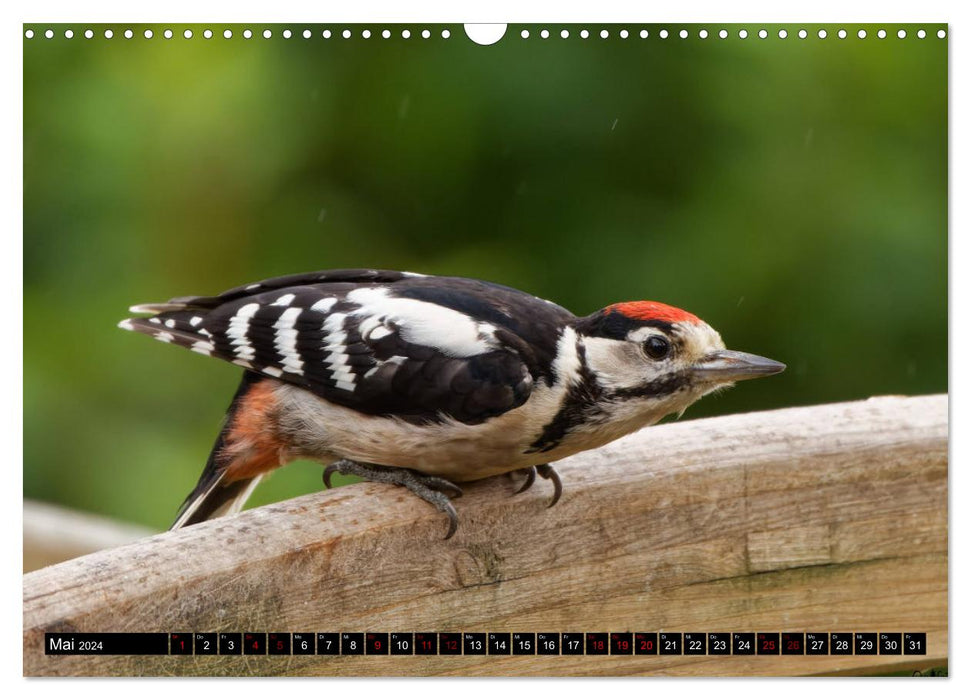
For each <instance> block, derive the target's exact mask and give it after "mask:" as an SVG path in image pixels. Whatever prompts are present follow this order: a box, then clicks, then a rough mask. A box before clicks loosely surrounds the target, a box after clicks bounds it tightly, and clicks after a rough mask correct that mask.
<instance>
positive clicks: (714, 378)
mask: <svg viewBox="0 0 971 700" xmlns="http://www.w3.org/2000/svg"><path fill="white" fill-rule="evenodd" d="M785 368H786V366H785V365H784V364H782V363H781V362H776V361H775V360H770V359H769V358H767V357H759V356H758V355H750V354H749V353H747V352H736V351H735V350H718V351H717V352H713V353H711V354H710V355H707V356H706V357H705V358H704V359H702V360H701V362H699V363H698V364H696V365H695V366H694V370H693V372H692V374H694V376H696V377H698V378H699V379H701V380H702V381H710V382H719V383H721V382H737V381H741V380H742V379H755V378H756V377H768V376H769V375H770V374H778V373H779V372H781V371H782V370H784V369H785Z"/></svg>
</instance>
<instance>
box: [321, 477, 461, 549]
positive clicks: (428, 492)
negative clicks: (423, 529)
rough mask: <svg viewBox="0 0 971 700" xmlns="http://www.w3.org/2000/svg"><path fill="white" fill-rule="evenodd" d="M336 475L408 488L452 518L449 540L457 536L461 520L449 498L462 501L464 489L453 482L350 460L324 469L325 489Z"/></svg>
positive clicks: (449, 523) (446, 537) (449, 518)
mask: <svg viewBox="0 0 971 700" xmlns="http://www.w3.org/2000/svg"><path fill="white" fill-rule="evenodd" d="M334 472H337V473H338V474H353V475H355V476H359V477H361V478H362V479H364V480H365V481H379V482H381V483H384V484H396V485H398V486H404V487H405V488H406V489H408V490H409V491H411V492H412V493H413V494H415V495H416V496H418V497H419V498H421V499H423V500H425V501H428V502H429V503H431V504H432V505H433V506H435V507H436V508H438V509H439V510H440V511H442V512H443V513H445V515H447V516H448V521H449V522H448V534H446V535H445V539H449V538H450V537H451V536H452V535H454V534H455V529H456V528H457V527H458V524H459V517H458V514H457V513H456V512H455V507H454V506H453V505H452V502H451V500H450V498H449V497H451V498H458V497H459V496H461V495H462V489H460V488H459V487H458V486H456V485H455V484H453V483H452V482H451V481H449V480H447V479H442V478H441V477H438V476H428V475H427V474H421V473H419V472H416V471H414V470H413V469H405V468H404V467H383V466H381V465H378V464H362V463H360V462H352V461H351V460H349V459H341V460H338V461H336V462H334V463H333V464H331V465H329V466H328V467H327V468H326V469H324V486H326V487H327V488H330V476H331V474H333V473H334Z"/></svg>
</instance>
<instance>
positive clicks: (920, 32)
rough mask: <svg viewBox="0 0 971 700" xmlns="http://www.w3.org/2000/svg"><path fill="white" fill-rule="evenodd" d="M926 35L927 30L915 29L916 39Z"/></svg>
mask: <svg viewBox="0 0 971 700" xmlns="http://www.w3.org/2000/svg"><path fill="white" fill-rule="evenodd" d="M926 36H927V32H925V31H924V30H923V29H918V30H917V38H918V39H923V38H924V37H926Z"/></svg>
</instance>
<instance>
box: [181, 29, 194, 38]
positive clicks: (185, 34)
mask: <svg viewBox="0 0 971 700" xmlns="http://www.w3.org/2000/svg"><path fill="white" fill-rule="evenodd" d="M182 36H184V37H185V38H186V39H191V38H192V30H191V29H186V30H185V31H184V32H182Z"/></svg>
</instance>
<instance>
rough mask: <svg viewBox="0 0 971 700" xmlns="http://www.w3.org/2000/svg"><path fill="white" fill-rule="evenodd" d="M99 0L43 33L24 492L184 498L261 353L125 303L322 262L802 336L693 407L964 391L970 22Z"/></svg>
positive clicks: (29, 68) (28, 183)
mask: <svg viewBox="0 0 971 700" xmlns="http://www.w3.org/2000/svg"><path fill="white" fill-rule="evenodd" d="M88 26H89V25H83V26H81V25H53V26H48V25H43V26H40V25H30V26H29V28H30V29H32V30H33V31H34V32H35V36H34V38H32V39H25V40H24V184H25V188H24V446H25V462H24V495H25V497H29V498H36V499H43V500H48V501H54V502H58V503H63V504H66V505H69V506H72V507H77V508H81V509H85V510H90V511H93V512H97V513H103V514H107V515H112V516H115V517H118V518H121V519H125V520H130V521H133V522H138V523H143V524H147V525H149V526H152V527H158V528H164V527H167V526H168V525H169V523H170V522H171V519H172V517H173V515H174V513H175V510H176V508H177V507H178V505H179V503H181V501H182V499H183V497H184V496H185V494H186V493H187V492H188V491H189V489H190V488H191V487H192V486H193V485H194V483H195V480H196V478H197V476H198V473H199V472H200V470H201V468H202V465H203V463H204V461H205V458H206V455H207V453H208V450H209V447H210V445H211V443H212V440H213V439H214V437H215V434H216V432H217V429H218V426H219V424H220V421H221V419H222V415H223V411H224V409H225V407H226V405H227V404H228V402H229V399H230V397H231V396H232V393H233V390H234V388H235V385H236V383H237V381H238V377H239V370H238V368H235V367H233V366H231V365H228V364H224V363H219V362H217V361H214V360H210V359H206V358H203V357H201V356H198V355H194V354H191V353H188V352H184V351H182V350H179V349H177V348H175V347H171V346H165V345H162V344H160V343H157V342H152V341H151V340H150V339H148V338H146V337H143V336H137V335H134V334H131V333H125V332H123V331H121V330H119V329H117V328H116V327H115V324H116V323H117V321H118V320H119V319H121V318H123V317H125V316H126V315H127V313H126V309H127V307H128V306H129V305H130V304H134V303H139V302H150V301H161V300H165V299H167V298H169V297H172V296H180V295H186V294H209V293H215V292H218V291H220V290H222V289H225V288H228V287H232V286H236V285H238V284H242V283H247V282H250V281H254V280H258V279H261V278H265V277H270V276H274V275H280V274H286V273H291V272H300V271H307V270H314V269H324V268H339V267H384V268H392V269H410V270H416V271H422V272H427V273H440V274H450V275H464V276H472V277H480V278H484V279H489V280H493V281H497V282H501V283H504V284H507V285H511V286H514V287H518V288H521V289H524V290H527V291H529V292H532V293H534V294H536V295H538V296H541V297H545V298H549V299H553V300H556V301H557V302H559V303H561V304H563V305H565V306H567V307H568V308H571V309H572V310H574V311H575V312H577V313H579V314H586V313H589V312H591V311H593V310H594V309H597V308H599V307H601V306H604V305H606V304H608V303H611V302H615V301H619V300H627V299H656V300H661V301H665V302H668V303H671V304H674V305H677V306H681V307H683V308H686V309H689V310H691V311H693V312H695V313H697V314H698V315H700V316H702V317H703V318H705V319H706V320H707V321H709V322H710V323H711V324H712V325H713V326H715V327H716V328H717V329H718V330H720V331H721V333H722V335H723V337H724V338H725V340H726V342H727V343H728V344H729V346H730V347H733V348H736V349H740V350H746V351H751V352H756V353H759V354H763V355H767V356H769V357H773V358H776V359H779V360H782V361H784V362H786V363H788V364H789V371H787V372H786V373H785V374H784V375H781V376H779V377H773V378H772V379H769V380H764V381H759V382H749V383H745V384H742V385H740V386H738V387H737V388H735V389H733V390H732V391H730V392H727V393H724V394H722V395H720V396H717V397H713V398H708V399H705V400H704V401H702V402H701V403H700V404H698V405H696V406H694V407H692V408H691V409H690V410H689V412H688V414H687V415H686V418H685V419H690V418H697V417H700V416H706V415H715V414H722V413H734V412H740V411H754V410H762V409H770V408H776V407H781V406H797V405H805V404H816V403H825V402H833V401H845V400H851V399H861V398H865V397H868V396H871V395H874V394H887V393H893V394H924V393H931V392H944V391H946V390H947V40H941V39H939V38H937V36H936V33H937V31H938V30H939V29H941V28H942V26H938V25H921V27H918V26H916V25H915V26H911V25H893V26H886V27H885V28H886V29H887V31H888V32H889V36H888V37H887V38H886V39H882V40H881V39H878V38H877V36H876V32H877V29H879V27H877V26H868V25H867V26H862V27H861V25H843V27H844V28H845V29H846V30H847V31H848V32H849V36H848V37H847V38H846V39H842V40H841V39H839V38H837V35H836V32H837V30H838V29H839V28H840V27H836V26H826V27H825V28H826V30H827V32H828V37H827V38H826V39H819V38H817V37H816V32H817V31H818V29H819V28H820V26H821V25H804V26H805V28H806V29H807V30H808V31H809V32H810V36H809V38H807V39H805V40H801V39H798V38H797V36H796V32H797V31H798V29H799V28H800V27H799V26H792V25H777V26H773V25H745V28H746V29H747V30H748V33H749V37H748V38H747V39H745V40H741V39H739V38H738V37H737V32H738V30H739V29H740V28H741V27H740V26H728V27H727V28H728V29H729V30H730V31H731V37H730V38H729V39H724V40H722V39H718V38H717V37H716V33H717V31H718V30H719V29H721V28H722V25H705V28H706V29H707V30H708V31H709V33H710V36H709V37H708V38H707V39H700V38H699V37H698V36H697V33H698V29H699V28H700V27H699V26H687V27H685V28H687V29H688V30H689V31H690V38H688V39H680V38H678V35H677V33H678V31H679V30H680V29H682V27H681V26H676V25H675V26H672V25H665V27H663V28H666V29H667V30H668V31H669V32H670V36H669V37H668V38H667V39H661V38H659V36H658V33H659V30H660V29H662V27H660V26H650V25H646V26H645V25H636V26H630V27H629V29H630V31H631V36H630V38H627V39H621V38H620V37H619V36H618V30H619V29H620V27H618V26H610V27H603V26H599V25H587V28H588V29H589V30H590V31H591V34H592V36H591V37H590V38H588V39H581V38H579V36H578V34H579V31H578V30H579V29H580V28H579V27H575V26H570V27H566V28H567V29H568V30H569V31H570V34H571V36H570V38H569V39H566V40H564V39H561V38H559V34H560V31H561V30H562V29H564V27H561V26H547V28H548V29H549V30H550V31H551V33H552V36H551V38H549V39H546V40H544V39H542V38H540V30H541V29H542V28H543V27H540V26H529V27H526V28H527V29H528V30H529V31H530V34H531V37H530V38H529V39H528V40H523V39H521V38H520V31H521V30H522V29H523V28H524V27H522V26H510V28H509V30H508V31H507V34H506V36H505V38H504V39H503V40H502V41H500V42H499V43H498V44H496V45H494V46H488V47H482V46H477V45H475V44H474V43H473V42H471V41H470V40H468V39H467V38H466V36H465V35H464V33H463V30H462V28H461V27H460V26H454V25H453V26H449V27H448V29H449V30H450V33H451V37H450V38H449V39H447V40H445V39H442V38H441V35H440V33H441V30H442V29H443V28H444V27H442V26H438V27H431V28H430V29H431V30H432V36H431V38H428V39H423V38H421V36H420V32H421V30H422V29H423V28H424V27H423V26H411V27H407V28H408V29H410V31H411V34H412V35H411V38H409V39H403V38H401V36H400V33H401V30H402V29H404V28H406V27H404V26H402V25H397V26H394V25H392V26H389V27H388V28H391V29H393V32H394V36H393V38H391V39H383V38H381V36H380V32H381V30H383V29H384V28H385V26H384V25H379V26H369V27H367V28H369V29H370V30H371V32H372V36H371V37H370V38H369V39H364V38H363V37H361V31H362V29H364V28H365V27H364V26H357V27H353V28H352V30H353V36H352V38H350V39H344V38H342V37H341V36H340V32H341V30H342V29H343V28H344V27H343V26H341V27H329V29H330V30H331V31H332V32H333V36H332V37H331V38H329V39H324V38H323V37H322V32H323V30H324V29H328V27H324V26H318V25H314V26H304V25H287V27H284V26H271V27H269V29H270V30H271V31H272V33H273V37H272V38H271V39H264V38H263V37H262V32H263V30H264V29H266V28H267V26H264V25H249V28H250V29H251V30H252V31H253V32H254V36H253V38H251V39H244V38H243V37H242V32H243V30H244V29H245V28H247V27H244V26H227V25H208V27H209V28H211V29H212V30H213V31H214V32H215V36H214V37H213V38H211V39H208V40H207V39H204V38H203V35H202V33H203V30H204V29H206V28H207V27H206V26H199V25H172V26H171V28H172V29H173V31H174V33H175V34H174V37H173V38H171V39H165V38H163V31H164V30H165V29H166V26H154V25H153V26H151V27H148V26H146V25H112V26H110V29H111V30H112V31H113V33H114V37H113V38H111V39H105V38H104V36H103V33H104V30H105V29H106V28H108V27H106V26H95V27H92V28H93V29H94V30H95V32H96V34H95V37H94V38H92V39H86V38H84V37H83V31H84V29H85V28H87V27H88ZM783 26H784V28H785V29H786V30H787V31H788V34H789V36H788V38H786V39H784V40H783V39H779V38H778V36H777V34H778V30H779V29H780V28H782V27H783ZM763 27H764V28H765V29H767V30H768V32H769V36H768V38H766V39H764V40H763V39H759V38H758V37H757V32H758V30H759V29H761V28H763ZM26 28H27V27H25V29H26ZM48 28H50V29H53V30H54V32H55V37H54V38H53V39H47V38H45V37H44V35H43V33H44V31H45V30H47V29H48ZM128 28H131V29H133V31H134V33H135V35H134V38H132V39H125V38H124V37H123V32H124V30H125V29H128ZM146 28H150V29H152V31H153V32H154V37H153V38H152V39H145V38H144V36H143V32H144V30H145V29H146ZM186 28H190V29H191V30H192V31H193V33H194V36H193V38H192V39H188V40H187V39H185V38H183V36H182V33H183V31H184V30H185V29H186ZM227 28H228V29H231V30H232V31H233V33H234V36H233V38H232V39H230V40H227V39H224V38H223V37H222V32H223V30H224V29H227ZM284 28H289V29H291V30H292V31H293V34H294V35H293V37H292V38H289V39H284V38H283V37H282V30H283V29H284ZM604 28H606V29H608V31H609V32H610V38H609V39H607V40H603V39H601V38H599V34H600V30H601V29H604ZM861 28H863V29H865V30H866V31H867V32H868V37H867V38H866V39H862V40H861V39H859V38H857V35H856V33H857V31H858V30H859V29H861ZM900 28H903V29H904V30H905V31H906V32H907V38H905V39H898V38H897V36H896V32H897V31H898V30H899V29H900ZM918 28H923V29H925V30H927V32H928V36H927V38H925V39H918V38H917V37H916V36H915V34H916V31H917V29H918ZM67 29H71V30H73V31H74V38H72V39H66V38H64V31H65V30H67ZM304 29H311V30H312V32H313V38H311V39H304V38H302V32H303V30H304ZM641 29H647V30H648V32H649V37H648V38H647V39H641V38H639V35H638V34H639V32H640V30H641ZM320 487H321V486H320V469H319V468H318V467H316V466H313V465H311V464H308V463H302V464H299V465H294V466H292V467H289V468H287V469H284V470H281V471H280V472H279V473H278V474H276V475H275V476H274V478H272V479H270V480H269V481H267V482H265V483H264V484H263V485H261V487H260V489H258V491H257V493H256V494H255V497H254V498H253V500H252V501H251V503H252V504H259V503H265V502H269V501H275V500H280V499H283V498H288V497H291V496H294V495H297V494H301V493H306V492H309V491H314V490H317V489H319V488H320Z"/></svg>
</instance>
